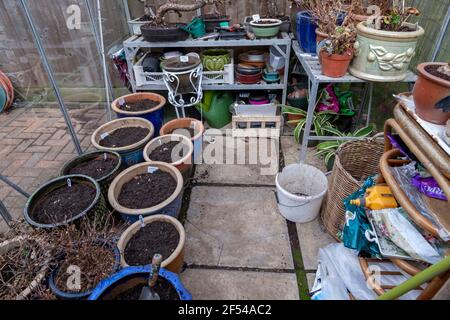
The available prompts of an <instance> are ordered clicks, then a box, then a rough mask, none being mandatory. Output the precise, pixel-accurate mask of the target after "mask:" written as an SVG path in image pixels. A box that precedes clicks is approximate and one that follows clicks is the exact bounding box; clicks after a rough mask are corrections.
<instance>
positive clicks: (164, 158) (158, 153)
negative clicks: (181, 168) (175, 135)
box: [149, 141, 184, 163]
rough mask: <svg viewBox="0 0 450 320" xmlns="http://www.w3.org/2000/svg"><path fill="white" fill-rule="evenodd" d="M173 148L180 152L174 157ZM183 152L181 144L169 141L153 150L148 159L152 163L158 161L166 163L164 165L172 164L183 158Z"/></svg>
mask: <svg viewBox="0 0 450 320" xmlns="http://www.w3.org/2000/svg"><path fill="white" fill-rule="evenodd" d="M175 147H178V148H179V149H180V150H179V152H178V154H176V155H174V157H172V153H173V149H174V148H175ZM183 155H184V152H183V144H182V143H180V142H178V141H171V142H168V143H165V144H163V145H161V146H159V147H158V148H156V149H155V150H153V151H152V152H151V153H150V155H149V157H150V159H151V160H153V161H160V162H166V163H174V162H177V161H179V160H180V159H181V158H183Z"/></svg>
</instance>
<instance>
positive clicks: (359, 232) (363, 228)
mask: <svg viewBox="0 0 450 320" xmlns="http://www.w3.org/2000/svg"><path fill="white" fill-rule="evenodd" d="M374 185H375V180H374V177H370V178H369V179H367V180H366V182H364V185H363V186H362V188H361V189H359V190H358V191H356V192H355V193H353V194H352V195H350V196H349V197H348V198H346V199H344V208H345V226H344V231H343V242H344V245H345V246H346V247H347V248H349V249H354V250H356V251H357V252H358V253H363V254H365V255H369V256H373V257H381V254H380V249H379V247H378V245H377V243H376V242H374V241H373V240H372V239H371V237H370V234H371V233H372V226H371V224H370V222H369V219H368V218H367V215H366V212H365V209H364V208H361V207H358V206H355V205H352V204H350V201H351V200H355V199H359V198H362V197H364V194H365V193H366V190H367V189H368V188H370V187H372V186H374Z"/></svg>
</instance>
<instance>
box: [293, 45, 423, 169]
mask: <svg viewBox="0 0 450 320" xmlns="http://www.w3.org/2000/svg"><path fill="white" fill-rule="evenodd" d="M292 50H293V51H294V53H295V55H296V56H297V58H298V60H299V61H300V63H301V65H302V67H303V69H304V70H305V72H306V74H307V76H308V78H309V104H308V116H307V120H306V125H305V128H304V130H305V131H304V134H303V142H302V147H301V149H300V162H305V160H306V153H307V145H308V141H309V140H319V141H330V140H356V139H360V138H354V137H345V138H342V137H341V138H340V137H318V136H311V125H312V120H313V115H314V110H315V108H316V104H317V99H318V98H317V96H318V93H319V85H320V84H321V83H365V84H366V87H365V90H364V94H363V99H362V102H361V108H363V107H364V106H365V105H366V104H367V114H368V116H367V121H366V123H367V125H368V124H369V122H370V112H371V110H372V94H373V84H374V83H373V82H370V81H366V80H363V79H359V78H356V77H354V76H352V75H350V74H348V73H347V74H346V75H345V76H343V77H341V78H330V77H327V76H325V75H323V74H322V67H321V65H320V63H319V59H318V57H317V55H312V54H309V53H304V52H303V51H302V49H301V48H300V45H299V43H298V41H297V40H295V39H293V41H292ZM416 80H417V76H416V75H415V74H414V73H413V72H411V71H408V74H407V76H406V78H405V79H404V80H403V81H402V82H407V83H414V82H416Z"/></svg>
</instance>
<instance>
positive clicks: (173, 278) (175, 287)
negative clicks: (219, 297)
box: [88, 265, 192, 301]
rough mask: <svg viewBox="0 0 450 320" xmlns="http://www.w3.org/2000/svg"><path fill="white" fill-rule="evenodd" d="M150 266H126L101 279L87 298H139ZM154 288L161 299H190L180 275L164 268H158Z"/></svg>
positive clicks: (145, 283)
mask: <svg viewBox="0 0 450 320" xmlns="http://www.w3.org/2000/svg"><path fill="white" fill-rule="evenodd" d="M151 271H152V266H150V265H147V266H139V267H127V268H123V269H122V270H120V271H119V272H118V273H116V274H114V275H112V276H111V277H110V278H108V279H105V280H103V281H102V282H100V283H99V284H98V286H97V287H96V288H95V289H94V291H93V292H92V295H91V296H90V297H89V299H88V300H139V296H140V293H141V291H142V288H143V287H144V286H145V285H147V284H148V278H149V275H150V272H151ZM158 278H159V279H158V282H157V285H156V286H155V288H154V290H155V291H156V293H158V295H159V297H160V299H161V300H182V301H189V300H192V295H191V294H190V293H189V291H188V290H187V289H186V288H185V287H184V286H183V284H182V282H181V279H180V277H179V276H178V275H177V274H175V273H173V272H170V271H168V270H166V269H164V268H161V269H160V270H159V277H158Z"/></svg>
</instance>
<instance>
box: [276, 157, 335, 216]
mask: <svg viewBox="0 0 450 320" xmlns="http://www.w3.org/2000/svg"><path fill="white" fill-rule="evenodd" d="M276 185H277V201H278V209H279V210H280V213H281V215H282V216H283V217H285V218H286V219H287V220H289V221H292V222H296V223H307V222H310V221H312V220H314V219H316V218H317V216H318V215H319V212H320V207H321V205H322V200H323V198H324V196H325V194H326V193H327V190H328V180H327V177H326V176H325V174H324V173H323V172H322V171H320V170H319V169H317V168H315V167H313V166H310V165H306V164H291V165H289V166H287V167H286V168H284V170H283V172H281V173H279V174H278V175H277V177H276Z"/></svg>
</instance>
